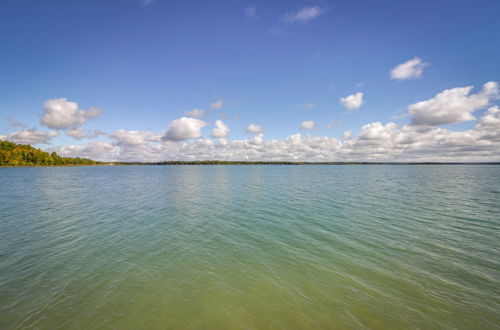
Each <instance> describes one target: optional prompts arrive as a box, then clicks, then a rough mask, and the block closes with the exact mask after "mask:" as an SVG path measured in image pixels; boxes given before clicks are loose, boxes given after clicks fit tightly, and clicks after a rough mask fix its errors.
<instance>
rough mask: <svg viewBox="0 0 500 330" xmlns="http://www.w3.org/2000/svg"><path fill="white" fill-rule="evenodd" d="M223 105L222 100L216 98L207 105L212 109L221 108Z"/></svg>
mask: <svg viewBox="0 0 500 330" xmlns="http://www.w3.org/2000/svg"><path fill="white" fill-rule="evenodd" d="M223 106H224V101H223V100H217V101H215V102H213V103H210V105H209V107H210V109H213V110H218V109H222V107H223Z"/></svg>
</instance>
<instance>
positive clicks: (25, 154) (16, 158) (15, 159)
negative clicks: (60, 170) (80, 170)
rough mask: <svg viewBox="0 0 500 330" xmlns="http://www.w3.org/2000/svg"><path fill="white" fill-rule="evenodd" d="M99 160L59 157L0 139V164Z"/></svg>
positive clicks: (24, 164)
mask: <svg viewBox="0 0 500 330" xmlns="http://www.w3.org/2000/svg"><path fill="white" fill-rule="evenodd" d="M97 164H101V163H100V162H96V161H93V160H91V159H87V158H78V157H77V158H69V157H61V156H59V155H58V154H57V153H55V152H53V153H50V154H49V153H48V152H45V151H43V150H41V149H37V148H34V147H32V146H30V145H28V144H17V143H13V142H8V141H1V140H0V166H49V165H97Z"/></svg>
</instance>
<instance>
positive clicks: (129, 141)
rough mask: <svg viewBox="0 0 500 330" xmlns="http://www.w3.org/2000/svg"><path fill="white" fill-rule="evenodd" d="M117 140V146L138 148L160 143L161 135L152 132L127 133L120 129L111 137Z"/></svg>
mask: <svg viewBox="0 0 500 330" xmlns="http://www.w3.org/2000/svg"><path fill="white" fill-rule="evenodd" d="M109 136H110V137H111V138H113V139H115V140H116V143H115V144H116V145H122V146H123V145H127V146H137V145H141V144H147V143H149V142H160V140H161V135H160V134H155V133H153V132H151V131H127V130H124V129H119V130H117V131H115V132H113V133H111V134H110V135H109Z"/></svg>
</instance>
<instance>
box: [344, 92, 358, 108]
mask: <svg viewBox="0 0 500 330" xmlns="http://www.w3.org/2000/svg"><path fill="white" fill-rule="evenodd" d="M340 103H342V105H343V106H344V107H345V108H346V109H348V110H355V109H359V108H360V107H361V106H362V105H363V93H362V92H357V93H356V94H352V95H349V96H346V97H342V98H340Z"/></svg>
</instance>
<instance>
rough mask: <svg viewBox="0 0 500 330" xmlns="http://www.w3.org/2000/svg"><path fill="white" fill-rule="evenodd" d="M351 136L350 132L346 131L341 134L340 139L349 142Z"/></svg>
mask: <svg viewBox="0 0 500 330" xmlns="http://www.w3.org/2000/svg"><path fill="white" fill-rule="evenodd" d="M351 136H352V131H350V130H348V129H346V130H345V131H343V132H342V139H343V140H349V139H350V138H351Z"/></svg>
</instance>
